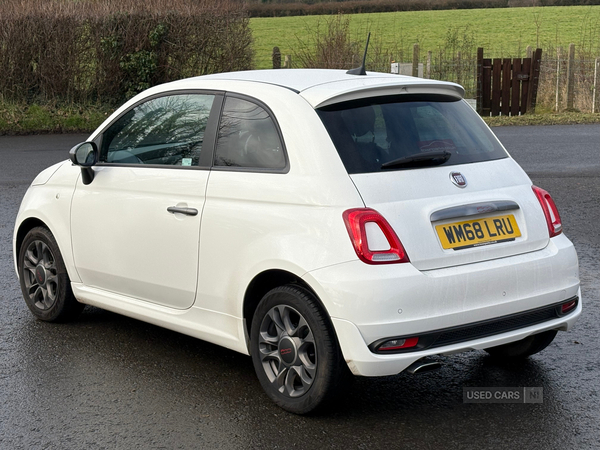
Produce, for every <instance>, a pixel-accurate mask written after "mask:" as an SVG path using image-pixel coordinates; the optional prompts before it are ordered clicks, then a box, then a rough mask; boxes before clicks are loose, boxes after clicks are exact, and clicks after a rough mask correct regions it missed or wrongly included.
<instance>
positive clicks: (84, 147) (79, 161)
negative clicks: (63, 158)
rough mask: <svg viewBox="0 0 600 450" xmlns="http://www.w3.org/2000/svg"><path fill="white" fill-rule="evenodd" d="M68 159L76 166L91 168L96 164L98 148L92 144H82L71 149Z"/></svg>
mask: <svg viewBox="0 0 600 450" xmlns="http://www.w3.org/2000/svg"><path fill="white" fill-rule="evenodd" d="M69 157H70V158H71V162H72V163H73V164H75V165H77V166H81V167H91V166H93V165H95V164H96V163H97V162H98V148H97V147H96V144H94V143H93V142H82V143H81V144H77V145H76V146H75V147H73V148H72V149H71V151H70V152H69Z"/></svg>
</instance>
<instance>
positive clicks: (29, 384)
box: [0, 125, 600, 449]
mask: <svg viewBox="0 0 600 450" xmlns="http://www.w3.org/2000/svg"><path fill="white" fill-rule="evenodd" d="M494 131H495V132H496V133H497V134H498V136H499V137H500V139H501V140H502V142H503V143H504V144H505V146H506V147H507V149H508V150H509V151H510V152H511V154H512V155H513V156H514V157H515V159H517V161H519V162H520V163H521V165H522V166H523V167H524V168H525V170H527V171H528V173H529V174H530V175H531V177H532V179H533V181H534V183H535V184H537V185H538V186H541V187H543V188H545V189H546V190H548V191H549V192H550V193H551V194H552V195H553V197H554V199H555V201H556V203H557V204H558V207H559V210H560V212H561V214H562V217H563V224H564V228H565V232H566V234H567V235H568V236H569V237H570V238H571V239H572V240H573V242H574V243H575V245H576V247H577V251H578V254H579V258H580V265H581V280H582V288H583V300H584V307H585V311H584V314H583V315H582V317H581V319H580V320H579V322H578V324H577V325H576V328H575V329H574V330H573V331H572V332H569V333H559V335H558V336H557V338H556V339H555V341H554V343H553V344H552V345H551V346H550V347H548V348H547V349H546V350H545V351H544V352H542V353H540V354H538V355H535V356H533V357H531V358H530V359H529V360H527V361H525V362H522V363H518V364H511V365H500V364H497V363H494V362H493V361H492V360H490V358H488V357H487V356H486V354H485V353H484V352H471V353H468V354H460V355H453V356H448V357H443V358H441V357H440V358H439V360H440V361H441V362H442V363H443V367H442V368H441V369H440V370H438V371H435V372H430V373H425V374H422V375H418V376H412V375H409V374H400V375H397V376H392V377H385V378H377V379H373V378H370V379H366V378H361V379H357V380H356V382H355V383H354V384H353V386H352V387H351V388H350V389H349V390H348V391H347V393H346V395H345V396H344V397H343V398H341V399H340V400H339V401H338V402H337V403H336V404H335V405H333V406H332V407H331V408H330V409H329V410H327V411H324V412H322V413H321V414H319V415H317V416H312V417H298V416H294V415H290V414H287V413H285V412H283V411H282V410H280V409H279V408H277V407H276V406H275V405H273V404H272V403H271V402H270V401H269V400H268V399H267V398H266V396H265V395H264V394H263V393H262V391H261V388H260V386H259V384H258V381H257V380H256V378H255V376H254V372H253V369H252V364H251V361H250V359H249V358H248V357H246V356H243V355H239V354H237V353H234V352H231V351H228V350H224V349H222V348H219V347H216V346H214V345H211V344H208V343H205V342H202V341H199V340H195V339H192V338H189V337H186V336H182V335H179V334H177V333H174V332H170V331H166V330H163V329H160V328H157V327H154V326H152V325H147V324H145V323H142V322H138V321H135V320H132V319H128V318H125V317H121V316H118V315H116V314H113V313H109V312H106V311H103V310H100V309H97V308H89V307H88V308H87V309H86V310H85V311H84V313H83V314H82V316H81V318H80V319H79V320H78V321H76V322H74V323H71V324H66V325H55V324H46V323H42V322H40V321H37V320H35V319H34V318H33V317H32V316H31V314H30V313H29V311H28V310H27V308H26V306H25V304H24V302H23V300H22V299H21V293H20V290H19V286H18V282H17V278H16V276H15V274H14V269H13V266H12V250H11V236H12V231H13V225H14V218H15V215H16V213H17V209H18V206H19V202H20V200H21V197H22V196H23V194H24V192H25V190H26V189H27V186H28V184H29V183H30V182H31V180H32V179H33V178H34V176H35V174H36V173H37V172H39V171H40V170H41V169H43V168H44V167H47V166H48V165H50V164H52V163H54V162H56V161H60V160H62V159H65V158H66V155H67V154H66V152H67V151H68V149H69V148H70V147H71V146H72V145H74V144H75V143H77V142H80V141H83V140H85V136H77V135H62V136H29V137H0V288H1V289H0V448H1V449H42V448H43V449H82V448H90V449H101V448H106V449H138V448H139V449H155V448H156V449H158V448H165V449H175V448H210V449H213V448H214V449H248V448H261V449H262V448H281V449H283V448H285V449H288V448H303V449H313V448H315V449H329V448H333V449H337V448H344V449H395V448H410V449H438V448H440V449H441V448H448V449H451V448H473V449H488V448H489V449H492V448H493V449H497V448H524V449H525V448H526V449H530V448H531V449H542V448H543V449H572V448H581V449H586V448H598V447H599V446H600V428H599V425H598V424H600V398H599V392H600V362H599V361H600V358H599V357H600V349H599V341H598V335H599V334H600V312H599V310H598V301H599V299H600V264H599V255H600V231H599V230H600V227H599V224H600V200H599V199H600V125H581V126H553V127H522V128H521V127H507V128H497V129H495V130H494ZM465 386H472V387H475V386H477V387H490V386H505V387H542V388H543V403H541V404H465V403H463V400H462V392H463V387H465Z"/></svg>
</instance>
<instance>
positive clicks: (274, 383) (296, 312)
mask: <svg viewBox="0 0 600 450" xmlns="http://www.w3.org/2000/svg"><path fill="white" fill-rule="evenodd" d="M250 346H251V353H252V362H253V364H254V369H255V371H256V374H257V376H258V379H259V381H260V384H261V385H262V387H263V389H264V390H265V392H266V393H267V395H268V396H269V397H270V398H271V399H272V400H273V401H274V402H275V403H276V404H277V405H279V406H280V407H281V408H283V409H285V410H286V411H289V412H292V413H295V414H306V413H308V412H310V411H312V410H314V409H316V408H317V407H319V406H321V405H323V404H324V403H326V402H327V401H328V400H329V399H331V398H332V397H333V396H334V395H335V394H336V391H338V388H339V387H341V385H342V384H343V383H341V381H342V379H343V378H345V377H346V376H347V373H348V369H347V367H345V362H344V360H343V358H342V355H341V352H340V349H339V346H338V343H337V340H336V338H335V335H334V332H333V330H332V327H331V325H330V323H329V321H328V320H326V316H325V314H324V312H323V311H322V309H321V307H320V305H319V304H318V303H317V300H316V299H315V297H314V296H313V295H312V294H311V293H310V292H309V291H307V290H305V289H303V288H301V287H299V286H295V285H288V286H282V287H278V288H275V289H273V290H271V291H269V292H268V293H267V294H266V295H265V296H264V297H263V299H262V300H261V302H260V303H259V305H258V307H257V309H256V312H255V314H254V318H253V320H252V329H251V344H250Z"/></svg>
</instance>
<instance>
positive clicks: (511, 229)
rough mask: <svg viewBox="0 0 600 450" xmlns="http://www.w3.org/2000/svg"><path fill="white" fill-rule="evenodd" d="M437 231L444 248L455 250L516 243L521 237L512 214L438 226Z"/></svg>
mask: <svg viewBox="0 0 600 450" xmlns="http://www.w3.org/2000/svg"><path fill="white" fill-rule="evenodd" d="M435 231H436V232H437V235H438V237H439V238H440V242H441V243H442V247H443V248H445V249H453V250H462V249H465V248H471V247H479V246H482V245H490V244H497V243H500V242H507V241H514V240H515V238H518V237H519V236H521V231H520V230H519V226H518V225H517V221H516V220H515V216H513V215H512V214H509V215H506V216H497V217H488V218H486V219H476V220H467V221H464V222H455V223H447V224H445V225H436V227H435Z"/></svg>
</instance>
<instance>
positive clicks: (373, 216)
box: [343, 208, 409, 264]
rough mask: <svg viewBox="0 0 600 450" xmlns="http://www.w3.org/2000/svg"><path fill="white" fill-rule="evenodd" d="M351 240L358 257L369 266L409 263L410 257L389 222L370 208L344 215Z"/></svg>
mask: <svg viewBox="0 0 600 450" xmlns="http://www.w3.org/2000/svg"><path fill="white" fill-rule="evenodd" d="M343 217H344V222H345V224H346V228H347V229H348V234H349V235H350V240H351V241H352V245H353V246H354V250H355V251H356V254H357V255H358V257H359V258H360V259H361V260H362V261H364V262H366V263H367V264H393V263H405V262H409V259H408V255H407V254H406V252H405V251H404V247H403V246H402V243H401V242H400V239H398V236H397V235H396V233H395V232H394V230H393V229H392V227H391V226H390V224H389V223H388V221H387V220H385V219H384V217H383V216H382V215H381V214H379V213H378V212H377V211H375V210H373V209H369V208H355V209H349V210H347V211H344V214H343Z"/></svg>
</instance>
